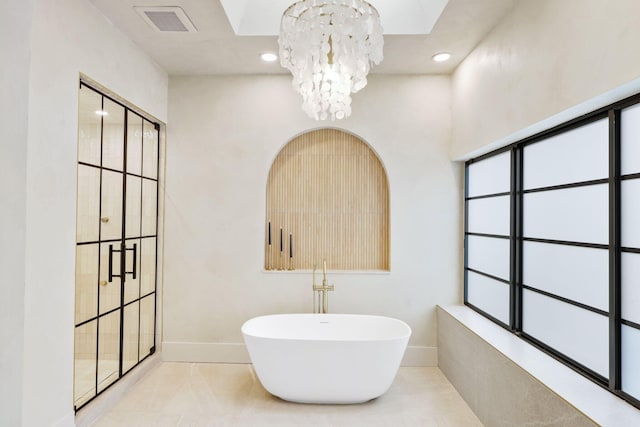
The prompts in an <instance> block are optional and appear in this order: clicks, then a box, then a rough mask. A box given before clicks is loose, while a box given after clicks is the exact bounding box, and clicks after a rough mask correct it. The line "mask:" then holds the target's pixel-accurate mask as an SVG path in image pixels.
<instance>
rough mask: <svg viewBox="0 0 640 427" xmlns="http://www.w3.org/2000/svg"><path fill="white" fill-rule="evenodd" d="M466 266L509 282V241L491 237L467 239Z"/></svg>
mask: <svg viewBox="0 0 640 427" xmlns="http://www.w3.org/2000/svg"><path fill="white" fill-rule="evenodd" d="M467 239H468V240H467V254H468V259H467V260H468V262H467V266H468V267H469V268H473V269H474V270H478V271H482V272H483V273H487V274H491V275H492V276H497V277H500V278H501V279H505V280H509V260H510V259H511V258H510V253H509V240H507V239H495V238H492V237H480V236H468V237H467Z"/></svg>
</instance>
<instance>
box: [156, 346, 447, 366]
mask: <svg viewBox="0 0 640 427" xmlns="http://www.w3.org/2000/svg"><path fill="white" fill-rule="evenodd" d="M162 360H163V361H165V362H196V363H251V359H250V358H249V353H248V352H247V348H246V346H245V345H244V344H242V343H201V342H166V341H165V342H163V343H162ZM401 365H402V366H438V348H437V347H423V346H409V347H407V351H406V352H405V354H404V358H403V359H402V364H401Z"/></svg>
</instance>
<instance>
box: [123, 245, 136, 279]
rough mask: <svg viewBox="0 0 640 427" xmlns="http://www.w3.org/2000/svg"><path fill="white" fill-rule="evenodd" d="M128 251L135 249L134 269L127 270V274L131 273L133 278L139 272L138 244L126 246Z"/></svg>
mask: <svg viewBox="0 0 640 427" xmlns="http://www.w3.org/2000/svg"><path fill="white" fill-rule="evenodd" d="M125 250H127V251H133V271H125V274H131V278H132V279H133V280H135V279H136V276H137V274H138V244H137V243H134V244H133V248H125Z"/></svg>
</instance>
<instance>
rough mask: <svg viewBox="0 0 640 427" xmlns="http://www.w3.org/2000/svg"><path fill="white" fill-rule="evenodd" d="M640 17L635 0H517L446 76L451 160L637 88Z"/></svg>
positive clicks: (566, 118) (503, 142)
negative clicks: (450, 79) (450, 91)
mask: <svg viewBox="0 0 640 427" xmlns="http://www.w3.org/2000/svg"><path fill="white" fill-rule="evenodd" d="M639 16H640V2H639V1H637V0H615V1H602V0H562V1H558V0H536V1H527V0H524V1H523V0H520V1H519V2H518V3H517V4H516V6H515V7H514V9H513V10H512V11H511V12H510V13H509V14H508V15H507V16H505V18H504V19H503V20H502V21H501V22H499V23H498V25H497V26H496V27H495V28H494V29H493V30H492V31H491V33H489V35H488V36H487V37H486V38H485V39H484V40H483V41H482V42H481V43H480V45H479V46H478V47H477V48H476V49H475V50H474V51H473V52H472V53H471V54H470V55H469V56H468V57H467V58H466V59H465V60H464V62H463V63H462V64H461V65H460V66H459V67H458V68H457V70H456V72H455V74H454V76H453V123H454V126H453V128H454V132H453V143H452V157H453V158H460V157H462V156H465V155H467V154H469V153H471V152H473V151H474V150H478V149H481V150H480V151H486V149H485V150H482V147H485V146H487V144H489V143H495V142H497V144H494V147H495V146H496V145H504V144H506V143H508V142H513V140H516V139H519V138H523V137H525V136H528V135H531V134H533V133H535V132H537V131H540V130H542V129H544V128H546V127H551V126H552V125H554V124H557V123H560V122H563V121H566V120H568V119H569V118H572V117H576V116H578V115H580V114H584V113H586V112H589V111H591V110H593V109H595V108H597V107H599V106H603V105H606V104H608V103H610V102H613V101H615V100H617V99H620V98H622V97H624V96H628V95H630V94H631V93H633V92H637V91H640V80H638V78H639V77H640V55H638V54H637V52H638V40H640V26H639V25H638V17H639ZM628 82H631V83H632V84H631V85H630V86H626V87H624V88H621V86H622V85H624V84H626V83H628ZM616 88H618V89H617V90H614V89H616ZM620 89H623V90H620ZM610 91H611V92H610ZM603 94H605V96H602V97H600V98H598V99H594V98H595V97H597V96H599V95H603ZM587 101H589V102H587ZM583 103H585V104H584V105H583ZM567 109H571V110H569V111H567ZM565 111H566V114H562V113H563V112H565ZM555 115H558V116H557V117H552V116H555ZM547 118H551V119H550V120H549V121H547V123H544V124H541V125H540V126H533V127H532V125H534V124H536V123H538V122H540V121H542V120H545V119H547ZM514 133H517V135H514V136H513V138H507V137H508V136H509V135H512V134H514ZM503 138H507V139H504V140H502V141H501V139H503ZM476 154H477V153H476Z"/></svg>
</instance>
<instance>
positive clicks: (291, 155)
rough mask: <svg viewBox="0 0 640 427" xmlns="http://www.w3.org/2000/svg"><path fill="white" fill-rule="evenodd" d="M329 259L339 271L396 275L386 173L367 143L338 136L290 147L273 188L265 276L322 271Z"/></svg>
mask: <svg viewBox="0 0 640 427" xmlns="http://www.w3.org/2000/svg"><path fill="white" fill-rule="evenodd" d="M269 227H271V237H272V239H271V245H269V244H268V230H269ZM280 229H282V248H281V247H280ZM290 235H291V242H292V244H293V248H292V249H293V250H292V253H293V257H291V256H290V255H291V252H290V251H291V248H290V247H289V246H290ZM281 249H282V250H281ZM323 259H326V260H327V264H328V266H329V268H330V269H332V270H386V271H388V270H389V268H390V265H389V184H388V181H387V175H386V172H385V170H384V167H383V166H382V164H381V162H380V160H379V159H378V157H377V155H376V154H375V153H374V152H373V150H371V148H370V147H369V146H368V145H367V144H366V143H365V142H364V141H362V140H361V139H359V138H357V137H356V136H354V135H351V134H348V133H346V132H343V131H340V130H337V129H320V130H316V131H312V132H308V133H306V134H303V135H300V136H298V137H297V138H295V139H293V140H292V141H290V142H289V143H288V144H287V145H286V146H285V147H284V148H283V149H282V150H281V151H280V153H279V154H278V156H277V157H276V159H275V160H274V162H273V165H272V166H271V171H270V172H269V177H268V181H267V203H266V218H265V269H267V270H293V269H312V268H313V266H314V264H315V265H316V266H317V267H318V268H321V264H322V260H323Z"/></svg>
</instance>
